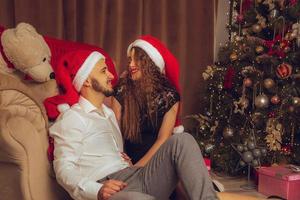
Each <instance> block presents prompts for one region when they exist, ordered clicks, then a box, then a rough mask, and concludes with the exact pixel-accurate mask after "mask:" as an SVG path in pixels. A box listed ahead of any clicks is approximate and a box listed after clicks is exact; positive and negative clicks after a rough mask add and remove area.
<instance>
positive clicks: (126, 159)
mask: <svg viewBox="0 0 300 200" xmlns="http://www.w3.org/2000/svg"><path fill="white" fill-rule="evenodd" d="M120 153H121V156H122V158H123V159H124V160H125V161H126V162H128V164H129V166H130V167H132V166H133V164H132V162H131V158H130V157H129V156H128V155H127V154H126V153H124V152H120Z"/></svg>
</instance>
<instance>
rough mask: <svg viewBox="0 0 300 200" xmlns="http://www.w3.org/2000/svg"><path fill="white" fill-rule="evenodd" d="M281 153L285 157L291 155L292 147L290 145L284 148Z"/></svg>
mask: <svg viewBox="0 0 300 200" xmlns="http://www.w3.org/2000/svg"><path fill="white" fill-rule="evenodd" d="M281 152H282V153H283V154H284V155H290V154H291V146H290V145H286V146H283V147H282V148H281Z"/></svg>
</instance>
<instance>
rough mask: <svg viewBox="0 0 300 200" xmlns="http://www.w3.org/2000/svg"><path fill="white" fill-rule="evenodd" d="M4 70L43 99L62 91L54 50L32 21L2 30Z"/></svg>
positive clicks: (0, 58)
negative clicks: (58, 86)
mask: <svg viewBox="0 0 300 200" xmlns="http://www.w3.org/2000/svg"><path fill="white" fill-rule="evenodd" d="M0 35H1V45H0V46H1V49H0V50H1V54H0V73H4V74H8V75H10V76H13V77H14V78H16V79H17V80H18V81H22V82H23V83H25V85H27V86H28V87H30V89H31V90H32V91H33V93H35V94H36V95H37V96H38V98H39V100H40V102H42V101H43V100H44V99H46V98H47V97H49V96H53V95H55V94H57V93H58V89H57V85H56V81H55V79H54V78H55V74H54V72H53V69H52V67H51V65H50V59H51V51H50V49H49V47H48V45H47V43H46V42H45V40H44V38H43V36H41V35H40V34H39V33H37V31H36V29H35V28H34V27H33V26H32V25H30V24H28V23H19V24H18V25H17V26H16V27H15V28H11V29H5V30H2V31H0Z"/></svg>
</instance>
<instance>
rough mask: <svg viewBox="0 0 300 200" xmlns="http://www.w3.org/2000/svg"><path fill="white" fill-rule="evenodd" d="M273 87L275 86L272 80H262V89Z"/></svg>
mask: <svg viewBox="0 0 300 200" xmlns="http://www.w3.org/2000/svg"><path fill="white" fill-rule="evenodd" d="M274 85H275V82H274V80H273V79H271V78H266V79H265V80H264V87H265V88H266V89H271V88H273V87H274Z"/></svg>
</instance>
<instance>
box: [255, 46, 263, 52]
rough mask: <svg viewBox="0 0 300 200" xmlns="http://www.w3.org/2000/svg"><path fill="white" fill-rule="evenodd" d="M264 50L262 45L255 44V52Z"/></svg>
mask: <svg viewBox="0 0 300 200" xmlns="http://www.w3.org/2000/svg"><path fill="white" fill-rule="evenodd" d="M263 51H264V47H263V46H257V47H256V48H255V52H256V53H262V52H263Z"/></svg>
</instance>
